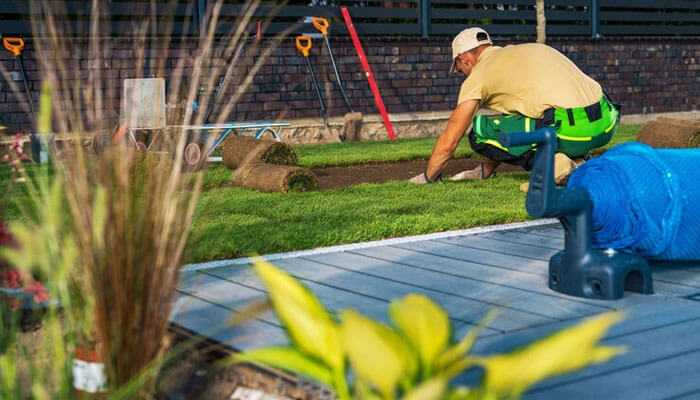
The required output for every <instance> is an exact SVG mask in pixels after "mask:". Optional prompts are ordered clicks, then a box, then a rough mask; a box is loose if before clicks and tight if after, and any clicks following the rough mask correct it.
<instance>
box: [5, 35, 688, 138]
mask: <svg viewBox="0 0 700 400" xmlns="http://www.w3.org/2000/svg"><path fill="white" fill-rule="evenodd" d="M114 43H115V44H114V45H113V51H112V55H111V57H109V58H108V59H107V60H106V63H105V66H104V67H105V80H107V81H109V82H111V83H113V85H114V86H115V87H116V89H117V90H116V92H117V93H118V92H119V85H120V82H121V80H122V79H124V78H128V77H135V76H136V74H137V72H136V71H135V70H134V65H135V61H134V60H135V57H136V54H135V52H134V51H133V49H132V47H133V44H132V43H130V42H126V41H125V42H118V41H116V42H114ZM496 44H499V45H504V44H506V42H497V43H496ZM549 44H550V45H552V46H554V47H556V48H558V49H559V50H561V51H562V52H563V53H565V54H566V55H567V56H569V57H570V58H571V59H572V60H573V61H574V62H575V63H576V64H577V65H579V67H580V68H581V69H582V70H583V71H584V72H586V73H588V74H589V75H590V76H591V77H593V78H594V79H596V80H598V81H599V82H601V83H602V85H603V87H604V88H605V89H606V91H607V92H608V93H609V94H610V96H611V97H613V98H614V99H615V100H616V101H618V102H621V103H622V104H623V106H624V109H623V112H624V113H627V114H638V113H652V112H670V111H688V110H693V109H698V108H700V96H699V95H700V74H698V70H700V39H603V40H597V41H592V40H588V39H580V38H575V39H563V38H553V39H552V40H551V41H550V42H549ZM314 45H315V48H314V51H313V54H314V55H313V56H312V58H311V61H312V64H313V66H314V68H315V70H316V73H317V76H318V77H319V79H320V81H321V85H322V89H323V92H324V95H325V98H326V102H327V104H328V108H329V110H330V112H331V115H342V114H343V113H344V112H345V111H346V109H345V106H344V103H343V101H342V97H341V96H340V93H339V92H338V91H337V89H336V88H335V86H334V84H333V81H334V79H333V70H332V68H331V65H330V61H329V59H328V57H327V54H326V52H325V48H324V47H325V46H323V43H322V42H320V41H315V42H314ZM332 45H333V48H334V54H335V56H336V61H337V63H338V67H339V69H340V73H341V76H342V77H343V79H344V82H345V86H346V89H347V92H348V94H349V97H350V98H351V102H352V103H353V105H354V106H355V108H356V109H357V110H359V111H362V112H364V113H369V114H373V113H376V111H375V108H374V101H373V97H372V94H371V92H370V90H369V88H368V85H367V81H366V79H365V77H364V73H363V72H362V70H361V68H360V65H359V62H358V59H357V56H356V54H355V50H354V48H353V47H352V44H351V42H350V41H349V40H344V39H341V38H337V39H333V43H332ZM449 45H450V40H449V39H430V40H417V39H393V40H381V39H375V38H367V39H365V40H364V46H365V51H366V53H367V55H368V58H369V61H370V64H371V65H372V68H373V69H374V72H375V75H376V79H377V83H378V85H379V88H380V90H381V92H382V95H383V98H384V101H385V103H386V105H387V108H388V109H389V111H390V112H392V113H402V112H410V111H440V110H449V109H451V108H452V107H453V105H454V103H455V101H456V97H457V91H458V88H459V84H460V82H461V78H460V77H459V76H457V75H452V76H451V75H449V73H448V70H449V67H450V55H451V54H450V47H449ZM193 46H194V44H192V43H190V44H187V45H186V47H185V48H181V49H179V50H171V58H170V59H169V60H168V65H169V66H170V67H171V68H172V67H173V66H174V65H176V63H177V61H178V60H179V59H180V58H184V59H185V60H186V61H187V65H188V66H190V67H191V64H192V63H191V55H192V54H193ZM319 49H322V50H323V51H322V52H321V54H320V55H319ZM257 57H258V55H257V54H249V55H248V56H247V57H243V58H242V59H241V60H240V61H239V63H238V65H237V73H236V77H237V78H236V79H237V80H238V82H241V81H242V80H243V76H244V75H245V73H246V72H247V71H248V70H249V69H250V68H251V66H252V65H253V63H254V62H255V61H256V59H257ZM217 61H218V62H222V60H217ZM0 62H1V63H2V64H3V65H4V66H5V68H6V69H7V70H8V71H18V70H19V66H18V64H17V62H16V61H15V60H13V58H12V57H11V56H10V55H9V54H8V53H7V52H2V55H0ZM91 64H92V63H91V62H90V61H89V60H88V59H87V58H81V59H80V66H81V68H82V69H87V68H90V67H91V66H92V65H91ZM25 67H26V69H27V73H28V76H29V79H30V85H31V87H32V91H33V97H34V100H35V102H36V101H37V99H38V90H39V86H40V84H39V81H38V79H39V72H38V71H37V64H36V61H35V60H34V59H33V52H32V49H31V43H30V44H29V46H28V49H27V51H26V53H25ZM81 76H83V77H85V71H81ZM16 84H17V85H18V87H20V88H22V82H21V81H17V82H16ZM230 95H231V93H226V94H224V96H225V97H226V96H230ZM115 104H118V101H117V102H115ZM112 108H114V107H112ZM107 111H108V112H107V113H108V114H109V115H111V116H112V117H114V118H116V114H117V112H118V111H115V110H114V109H112V110H107ZM315 116H318V101H317V98H316V95H315V93H314V91H313V87H312V85H311V81H310V79H309V74H308V72H307V69H306V66H305V64H304V60H303V59H302V58H301V57H300V56H299V54H298V53H297V52H296V50H295V49H294V47H293V44H292V41H291V39H289V40H287V41H285V42H284V44H283V45H282V46H281V47H280V48H278V49H277V50H275V51H274V52H273V53H272V56H271V57H270V58H269V59H268V60H267V62H266V63H265V64H264V65H263V67H262V68H261V69H260V71H259V73H258V74H257V76H255V78H254V80H253V84H252V86H251V87H250V89H249V90H248V92H247V93H246V94H245V95H244V96H243V97H242V98H241V101H240V102H239V103H238V104H237V105H236V108H235V110H234V111H233V113H232V115H231V116H230V119H231V120H251V119H274V118H285V119H291V118H297V117H315ZM28 121H29V120H28V117H27V115H26V113H24V112H23V111H22V108H21V104H20V102H19V101H18V100H17V98H16V96H15V95H14V94H13V93H12V92H11V91H10V90H9V85H8V82H7V81H6V80H5V79H0V123H4V124H5V125H9V126H11V127H13V128H16V127H21V126H26V125H27V123H28Z"/></svg>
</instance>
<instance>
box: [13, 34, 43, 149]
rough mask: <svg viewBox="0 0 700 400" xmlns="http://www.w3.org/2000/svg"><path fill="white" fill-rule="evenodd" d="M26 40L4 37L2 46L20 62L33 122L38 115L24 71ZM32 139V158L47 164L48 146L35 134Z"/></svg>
mask: <svg viewBox="0 0 700 400" xmlns="http://www.w3.org/2000/svg"><path fill="white" fill-rule="evenodd" d="M24 44H25V43H24V38H22V37H20V36H2V46H3V47H4V48H5V50H7V51H9V52H10V54H12V55H13V56H15V58H16V59H17V61H18V62H19V68H20V72H21V73H22V81H23V82H24V92H25V93H26V96H27V104H29V111H30V113H31V116H32V121H35V120H36V114H35V113H34V102H33V101H32V92H31V90H30V89H29V81H28V80H27V72H26V70H25V69H24V58H23V57H22V52H23V51H24ZM30 138H31V149H32V158H33V159H34V161H36V162H42V163H43V162H45V161H46V160H47V159H48V155H47V153H46V152H44V151H42V150H44V149H45V146H46V144H42V143H41V141H40V140H39V137H38V136H37V134H36V133H35V132H32V133H31V134H30Z"/></svg>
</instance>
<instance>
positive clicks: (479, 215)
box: [189, 173, 527, 262]
mask: <svg viewBox="0 0 700 400" xmlns="http://www.w3.org/2000/svg"><path fill="white" fill-rule="evenodd" d="M525 179H527V174H525V173H517V174H508V175H501V176H500V177H499V178H498V179H489V180H485V181H478V182H476V181H475V182H454V183H453V182H448V183H439V184H434V185H423V186H417V185H413V184H410V183H406V182H393V183H386V184H382V185H376V184H364V185H358V186H354V187H350V188H346V189H342V190H333V191H327V192H306V193H288V194H279V193H260V192H255V191H251V190H245V189H239V188H221V189H217V190H212V191H209V192H207V193H204V194H203V196H202V199H201V201H200V204H199V206H198V211H197V215H196V218H195V222H194V225H193V232H192V236H191V237H190V246H189V249H190V259H189V261H190V262H198V261H208V260H215V259H222V258H230V257H240V256H247V255H251V254H254V253H258V254H266V253H275V252H283V251H291V250H301V249H309V248H313V247H319V246H329V245H335V244H342V243H353V242H360V241H367V240H376V239H382V238H390V237H399V236H408V235H416V234H423V233H432V232H440V231H446V230H452V229H461V228H468V227H473V226H479V225H489V224H497V223H507V222H515V221H522V220H524V219H526V217H527V215H526V212H525V207H524V200H525V194H524V193H521V192H520V191H519V190H518V185H519V184H520V183H521V182H523V181H524V180H525Z"/></svg>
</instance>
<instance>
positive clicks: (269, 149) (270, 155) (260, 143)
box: [221, 135, 297, 169]
mask: <svg viewBox="0 0 700 400" xmlns="http://www.w3.org/2000/svg"><path fill="white" fill-rule="evenodd" d="M221 154H222V158H223V163H224V165H226V166H227V167H228V168H231V169H236V168H238V167H240V166H241V165H243V164H244V163H245V162H246V160H247V159H248V160H250V161H251V162H263V163H268V164H275V165H296V163H297V155H296V153H295V152H294V149H292V147H291V146H289V145H288V144H285V143H281V142H276V141H273V140H265V139H263V140H257V139H255V138H253V137H250V136H236V135H231V136H229V137H228V138H227V139H226V140H225V141H224V143H222V144H221Z"/></svg>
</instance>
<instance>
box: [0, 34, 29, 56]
mask: <svg viewBox="0 0 700 400" xmlns="http://www.w3.org/2000/svg"><path fill="white" fill-rule="evenodd" d="M2 45H3V47H4V48H5V49H6V50H7V51H9V52H10V53H12V55H13V56H15V57H19V56H20V55H22V50H24V39H22V38H21V37H14V36H9V37H3V38H2Z"/></svg>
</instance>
